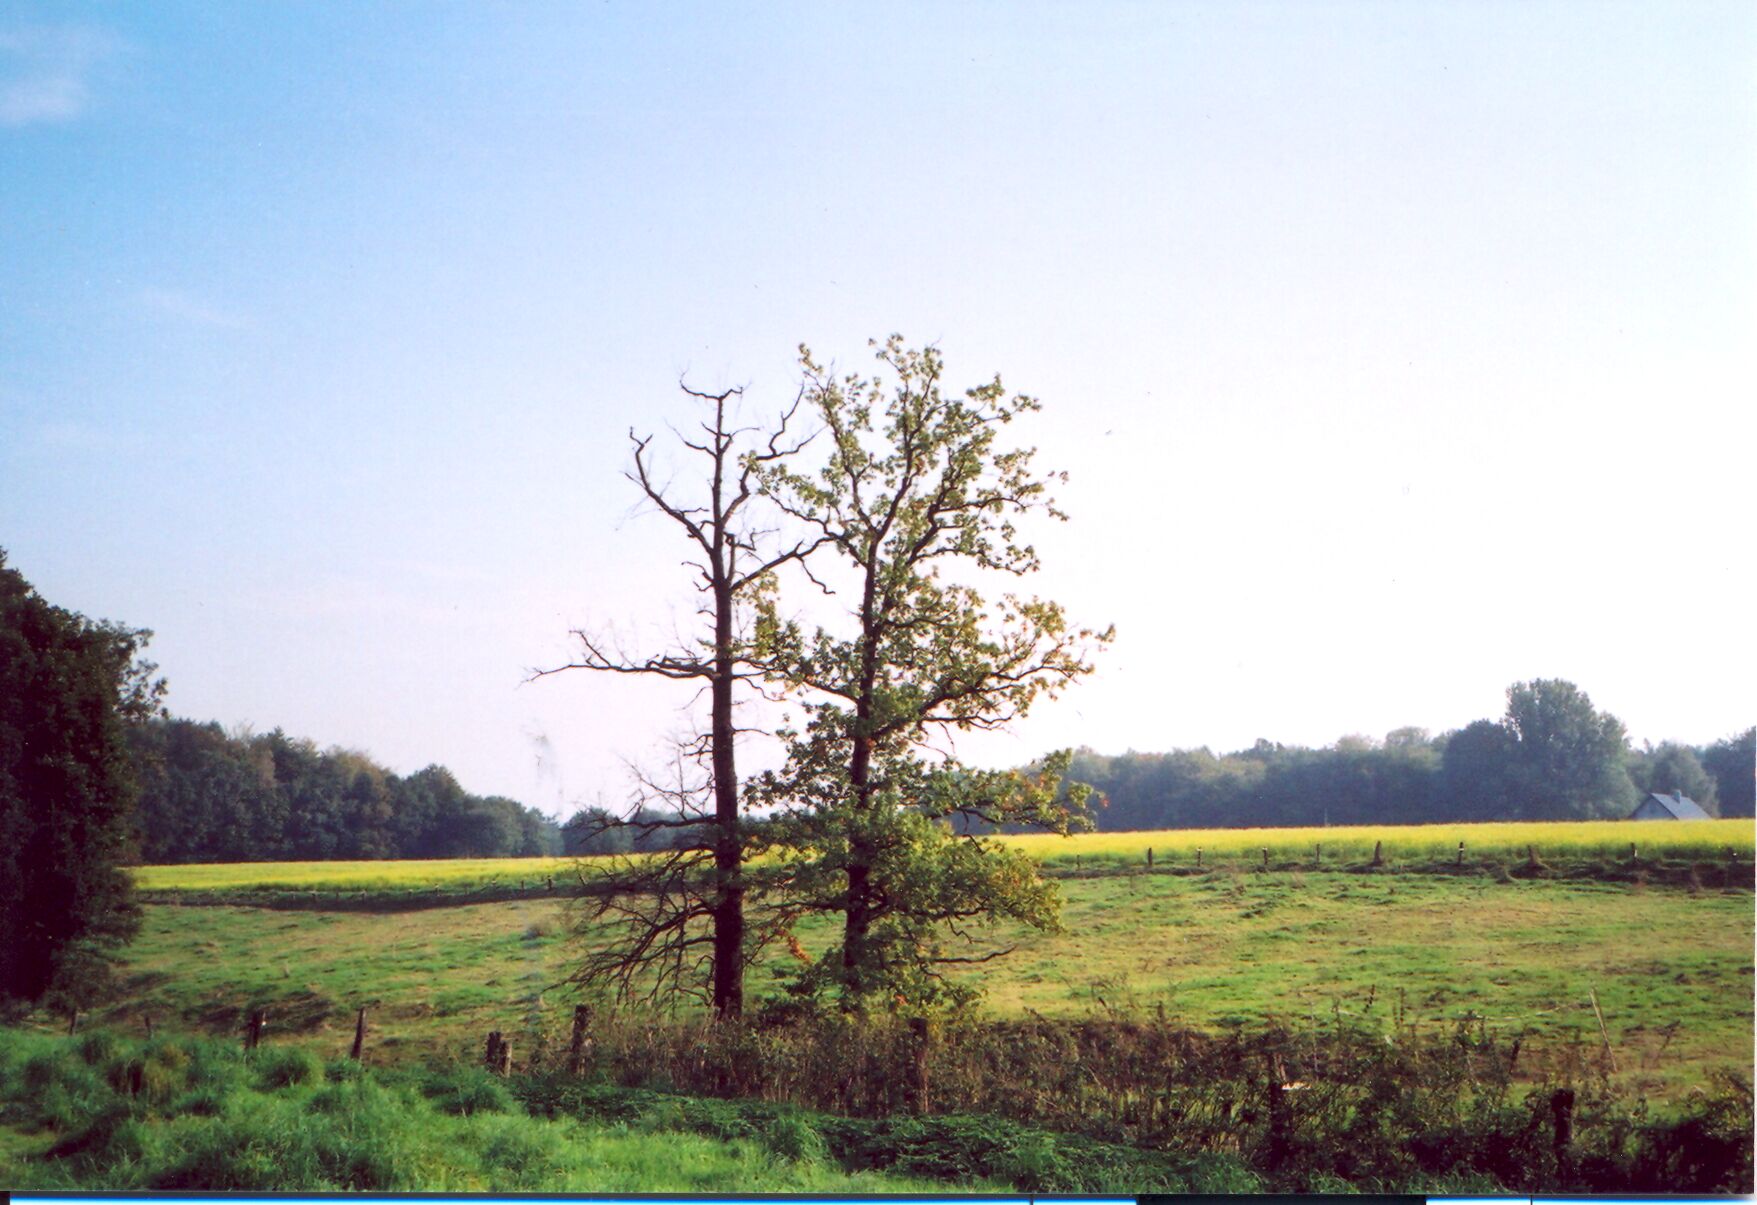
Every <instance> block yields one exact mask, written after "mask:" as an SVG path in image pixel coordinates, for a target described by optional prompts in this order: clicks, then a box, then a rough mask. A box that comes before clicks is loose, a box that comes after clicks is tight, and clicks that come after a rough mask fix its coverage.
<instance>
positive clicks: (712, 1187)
mask: <svg viewBox="0 0 1757 1205" xmlns="http://www.w3.org/2000/svg"><path fill="white" fill-rule="evenodd" d="M605 1112H606V1111H605V1110H599V1111H598V1115H597V1116H595V1117H589V1118H587V1119H585V1120H579V1119H576V1118H572V1117H566V1116H562V1115H560V1113H559V1112H558V1111H557V1110H554V1109H550V1110H548V1116H545V1117H541V1118H539V1117H532V1116H531V1115H529V1114H528V1113H527V1111H526V1110H525V1108H524V1106H523V1105H522V1104H521V1102H520V1101H519V1099H518V1098H517V1097H516V1096H515V1095H514V1093H513V1092H512V1091H511V1090H510V1089H509V1087H508V1085H507V1084H506V1083H504V1082H502V1081H501V1080H499V1079H496V1078H494V1077H492V1076H489V1075H488V1074H487V1073H486V1072H484V1071H481V1070H479V1069H476V1068H472V1067H460V1066H441V1067H434V1068H419V1067H409V1068H400V1069H394V1070H388V1071H374V1070H367V1069H363V1068H361V1067H360V1066H359V1065H358V1064H355V1063H352V1062H349V1061H347V1060H330V1061H327V1062H326V1061H325V1060H323V1059H321V1058H319V1057H318V1056H317V1055H316V1054H314V1053H313V1052H311V1051H310V1050H305V1049H300V1048H295V1047H282V1048H273V1047H263V1048H260V1049H258V1050H257V1051H255V1052H254V1053H246V1052H244V1051H242V1050H241V1049H240V1048H239V1047H238V1046H237V1044H236V1043H232V1042H214V1041H203V1040H196V1039H190V1038H187V1037H180V1038H166V1039H161V1040H157V1041H150V1042H146V1041H131V1040H127V1039H123V1038H119V1037H117V1036H116V1035H114V1034H112V1033H109V1032H106V1031H94V1032H91V1033H89V1034H86V1035H84V1036H82V1037H79V1038H76V1039H64V1038H52V1037H47V1036H45V1035H41V1034H25V1033H20V1032H18V1031H16V1030H3V1029H0V1185H5V1186H7V1187H10V1188H28V1189H80V1190H91V1189H105V1190H139V1189H154V1190H177V1189H201V1190H216V1191H226V1190H231V1191H241V1190H248V1191H276V1190H287V1189H298V1190H300V1191H346V1192H363V1191H415V1190H419V1191H424V1192H482V1191H493V1192H558V1191H559V1192H568V1191H571V1192H585V1191H592V1192H705V1191H724V1190H725V1188H726V1187H727V1186H728V1185H737V1186H738V1187H739V1189H740V1190H741V1191H749V1192H788V1193H812V1192H818V1193H822V1192H862V1193H873V1192H883V1193H898V1192H921V1191H927V1190H941V1191H943V1190H944V1189H945V1188H946V1187H947V1185H946V1183H945V1181H944V1180H929V1179H925V1178H919V1177H913V1178H912V1177H908V1176H903V1175H892V1174H885V1173H881V1172H871V1171H862V1172H855V1173H847V1172H844V1171H842V1170H841V1168H839V1167H838V1166H837V1165H836V1164H835V1163H834V1162H833V1161H831V1160H830V1159H829V1158H828V1157H827V1154H826V1152H825V1149H824V1147H823V1145H822V1143H821V1141H819V1142H814V1141H813V1134H812V1133H811V1131H810V1130H809V1129H808V1128H806V1127H803V1126H801V1125H799V1124H796V1123H793V1124H789V1123H788V1122H786V1121H777V1122H776V1123H774V1124H771V1125H769V1126H767V1127H758V1126H746V1127H744V1129H743V1132H739V1133H732V1132H728V1131H729V1130H730V1127H722V1132H720V1133H713V1132H704V1129H705V1128H704V1127H702V1126H699V1125H691V1124H687V1123H686V1118H685V1115H684V1112H683V1111H682V1110H680V1109H678V1108H676V1107H675V1105H673V1106H672V1107H669V1108H655V1107H648V1108H625V1109H624V1110H622V1112H621V1115H620V1116H615V1117H607V1116H605ZM692 1131H693V1132H692ZM959 1186H960V1187H969V1188H973V1189H988V1190H990V1191H992V1190H994V1189H995V1188H997V1187H1003V1186H1004V1185H999V1184H995V1183H992V1182H983V1181H981V1180H979V1179H978V1178H976V1177H974V1176H966V1177H960V1178H959Z"/></svg>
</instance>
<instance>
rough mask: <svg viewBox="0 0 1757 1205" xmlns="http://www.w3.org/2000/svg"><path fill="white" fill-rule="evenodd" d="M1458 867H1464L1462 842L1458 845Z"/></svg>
mask: <svg viewBox="0 0 1757 1205" xmlns="http://www.w3.org/2000/svg"><path fill="white" fill-rule="evenodd" d="M1458 865H1460V866H1462V865H1464V842H1462V841H1460V842H1459V843H1458Z"/></svg>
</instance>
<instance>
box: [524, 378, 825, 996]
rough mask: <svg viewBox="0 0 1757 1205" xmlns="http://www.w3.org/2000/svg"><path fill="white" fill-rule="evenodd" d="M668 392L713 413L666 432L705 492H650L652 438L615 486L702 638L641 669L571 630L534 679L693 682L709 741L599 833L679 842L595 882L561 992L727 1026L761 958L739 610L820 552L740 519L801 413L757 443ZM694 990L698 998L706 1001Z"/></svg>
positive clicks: (623, 863) (641, 442) (637, 447)
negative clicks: (747, 800) (711, 1015)
mask: <svg viewBox="0 0 1757 1205" xmlns="http://www.w3.org/2000/svg"><path fill="white" fill-rule="evenodd" d="M678 388H680V389H681V390H682V391H683V392H684V393H686V394H688V395H689V396H690V397H691V398H693V399H695V400H696V401H697V402H700V403H702V404H703V405H705V406H706V407H708V408H709V410H710V411H711V417H709V418H706V419H704V420H703V421H702V422H701V423H700V424H699V428H700V432H701V434H700V435H699V436H690V435H685V434H684V433H683V432H681V431H677V430H675V429H673V434H675V435H676V438H677V442H678V443H679V444H681V445H682V447H683V448H684V449H686V450H687V451H688V452H689V453H691V454H692V455H693V457H694V458H695V459H694V463H695V464H696V465H697V466H698V467H699V468H700V469H701V471H702V477H701V478H698V479H697V480H698V481H703V482H705V489H703V490H702V491H701V493H700V494H699V495H698V496H696V497H694V498H685V497H683V496H682V491H680V490H678V489H677V488H676V487H675V485H674V484H673V483H672V482H670V481H667V482H663V483H661V481H660V480H659V479H658V476H657V470H656V469H655V466H654V461H653V437H652V436H651V435H645V436H642V435H637V434H635V432H634V431H633V430H632V429H631V430H630V431H629V441H630V443H631V444H632V446H633V461H634V464H633V467H632V468H631V469H630V470H629V471H628V473H627V474H626V476H627V477H628V479H629V480H630V481H632V482H633V483H634V484H635V486H636V487H638V488H639V489H640V491H641V493H642V495H643V496H644V497H645V498H646V500H647V501H648V502H650V503H651V504H652V505H653V506H654V507H655V508H657V510H658V511H659V513H661V514H663V515H664V516H665V517H666V518H668V519H670V520H671V521H672V522H673V523H674V524H676V525H677V527H678V528H680V529H681V531H682V533H683V535H684V536H685V537H686V538H687V540H688V542H689V543H690V544H691V545H692V546H693V557H692V559H691V560H688V561H686V562H685V565H686V566H687V567H689V568H691V569H693V570H694V571H695V574H696V577H695V585H696V589H697V590H698V591H699V592H700V594H701V595H702V603H701V605H700V606H699V607H698V608H697V610H696V615H697V616H698V618H699V619H700V620H701V621H702V623H703V627H704V629H705V631H704V635H703V636H702V637H701V638H700V639H699V640H697V641H695V642H693V643H690V642H685V643H684V644H682V645H681V646H680V647H675V648H673V649H671V650H668V651H665V652H661V653H658V654H654V655H650V656H639V655H630V654H628V653H626V652H624V651H623V650H621V649H620V648H613V647H610V646H609V645H608V643H607V642H606V641H605V640H604V639H602V638H601V637H598V636H596V635H594V634H593V633H590V632H587V631H584V630H581V629H575V630H574V632H573V633H572V634H573V637H574V638H575V640H576V641H577V642H578V644H579V649H580V652H579V654H578V655H577V656H576V657H575V659H574V660H572V661H570V662H569V663H567V664H566V665H561V666H556V667H554V668H552V669H546V670H539V671H536V672H535V673H533V674H532V675H531V676H532V678H533V679H534V678H540V677H546V676H548V675H550V674H556V673H561V672H563V671H565V670H574V669H583V670H592V671H596V672H599V673H610V674H634V675H644V676H650V677H660V678H669V679H673V680H677V681H687V682H695V683H697V684H699V685H700V686H701V687H702V693H705V694H706V695H707V698H708V727H707V730H706V731H705V732H699V733H698V734H697V735H696V736H694V737H693V738H691V739H689V740H687V741H685V742H684V743H683V745H682V746H681V747H680V749H679V757H678V759H677V762H676V764H675V765H674V767H673V769H674V771H675V774H674V780H673V781H670V782H667V783H664V784H661V783H659V782H657V781H654V780H652V779H650V778H647V777H644V776H643V777H642V778H641V780H640V799H641V801H642V803H640V804H637V808H636V811H635V813H634V814H633V815H632V816H631V817H628V818H623V819H608V820H606V821H605V823H604V824H603V825H601V826H600V827H618V828H622V829H624V830H626V831H628V832H629V833H630V834H631V835H632V836H633V837H634V838H635V844H636V845H637V846H639V845H643V844H648V843H649V842H648V841H644V840H643V838H651V837H652V836H654V835H655V834H657V833H659V832H661V831H663V830H681V833H677V834H674V835H675V836H680V837H681V838H682V839H680V840H673V841H671V842H668V843H667V844H669V845H670V846H671V848H667V849H664V850H662V851H651V850H642V851H639V852H637V853H635V854H632V855H630V856H628V857H625V858H619V859H618V860H617V861H616V862H615V863H614V864H613V865H611V866H610V867H608V868H607V871H606V872H605V873H601V874H594V875H593V876H592V883H593V889H592V890H591V891H590V892H582V894H581V900H582V901H583V906H584V907H585V908H586V909H587V914H586V915H584V916H583V917H581V918H579V919H580V921H581V922H582V923H585V924H588V925H593V926H596V929H595V934H594V944H593V945H591V946H590V947H589V948H588V952H587V953H586V955H585V957H584V959H583V961H582V962H581V963H580V965H579V966H578V967H577V968H576V970H575V971H574V973H573V974H572V975H571V976H570V977H569V978H570V980H571V981H572V982H575V983H577V984H579V985H581V986H584V987H595V986H605V985H608V986H611V987H613V988H614V990H615V991H616V994H617V996H618V997H619V998H620V999H624V1000H630V999H633V998H636V997H638V998H641V999H643V1000H646V1001H647V1002H649V1003H657V1002H663V1001H666V1000H675V999H677V998H679V997H683V996H691V995H705V996H706V997H707V999H708V1000H709V1001H710V1002H711V1003H712V1005H713V1008H714V1011H715V1012H716V1014H718V1015H720V1016H723V1017H733V1016H737V1015H739V1013H740V1012H742V1010H743V1007H744V970H745V967H746V965H747V963H748V961H749V960H750V958H752V957H754V954H755V952H756V950H755V948H754V947H755V946H756V945H760V943H753V942H752V941H751V940H750V937H751V935H749V934H747V932H746V920H745V896H746V890H747V883H746V878H745V867H744V862H745V838H744V835H743V833H742V831H741V825H740V816H739V800H740V795H739V781H738V767H737V758H736V752H735V745H736V742H737V739H738V736H739V729H738V727H737V725H736V724H735V722H734V715H733V711H734V706H735V704H736V702H737V694H738V688H739V685H740V683H741V682H743V683H748V684H750V685H751V686H752V687H754V688H755V689H758V690H760V689H761V679H762V673H761V672H760V670H759V669H757V668H756V667H754V666H753V665H752V664H751V662H750V659H749V648H750V644H749V642H748V641H746V640H745V639H744V638H743V637H742V635H741V622H740V621H741V615H742V611H743V606H744V604H745V603H746V601H747V600H748V599H750V598H751V597H752V596H753V595H755V594H757V593H759V592H761V591H763V590H764V589H766V588H767V586H768V584H769V583H770V582H772V581H773V579H774V575H775V573H776V571H777V570H779V569H780V568H781V567H782V566H784V565H787V564H799V565H803V564H804V562H805V560H806V558H807V557H808V556H810V555H811V553H812V552H813V551H815V550H816V549H817V548H818V547H819V546H820V545H821V544H822V543H823V542H824V541H823V539H822V538H818V539H809V538H808V539H803V540H799V541H796V542H792V543H788V542H787V541H785V540H783V539H782V538H781V537H780V535H779V533H778V532H777V531H776V530H774V529H772V528H765V527H763V526H761V525H760V523H759V522H757V521H756V520H754V519H753V517H752V508H751V505H750V504H751V503H752V500H753V499H756V498H758V497H759V494H758V489H757V484H758V481H759V479H760V475H761V474H762V473H764V472H765V471H768V470H772V469H773V468H775V467H777V466H778V465H779V464H780V463H781V462H783V461H785V460H786V459H787V458H788V457H790V456H792V455H794V454H795V453H797V452H798V451H800V450H801V449H802V448H803V447H804V446H805V445H806V444H807V443H808V442H810V438H811V437H810V436H806V437H804V438H798V437H795V436H792V435H790V434H789V431H788V427H789V424H790V423H791V422H792V420H793V418H794V415H795V414H796V412H797V411H798V409H799V405H800V400H801V399H800V398H799V397H796V398H795V399H794V401H793V404H792V405H791V406H790V407H789V408H788V409H787V410H786V412H785V413H783V414H782V415H781V417H780V419H779V420H778V421H777V423H776V424H775V426H774V428H773V429H772V430H770V431H767V432H764V431H762V430H760V429H758V428H755V427H743V426H737V425H736V422H735V419H734V417H733V415H732V413H731V411H732V409H733V406H734V399H740V398H742V396H743V390H741V389H727V390H724V391H722V392H720V393H703V392H700V391H697V390H695V389H691V388H690V387H689V386H688V385H687V384H686V383H684V382H681V381H680V382H679V383H678ZM699 697H700V695H699V694H698V696H697V698H698V699H699ZM696 770H699V771H701V772H700V773H696V772H695V771H696ZM646 802H657V803H659V804H661V805H663V806H664V807H665V808H666V810H665V812H664V813H662V814H660V815H655V814H653V813H650V812H647V811H645V810H644V803H646ZM588 901H589V902H588ZM704 922H706V925H705V930H706V931H704ZM703 983H706V984H708V985H709V987H708V990H707V991H706V992H705V993H703V992H702V990H701V985H702V984H703Z"/></svg>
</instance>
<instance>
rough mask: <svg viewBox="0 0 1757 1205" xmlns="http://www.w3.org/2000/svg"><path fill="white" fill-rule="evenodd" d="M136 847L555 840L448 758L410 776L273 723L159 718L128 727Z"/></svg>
mask: <svg viewBox="0 0 1757 1205" xmlns="http://www.w3.org/2000/svg"><path fill="white" fill-rule="evenodd" d="M133 752H134V761H135V776H136V778H137V779H138V781H139V783H140V797H139V799H138V801H137V802H136V804H135V810H134V816H135V829H136V833H137V837H138V842H139V854H140V858H141V860H142V861H144V862H148V863H168V862H281V861H286V862H320V861H328V860H331V859H373V858H520V857H537V856H541V855H544V854H558V853H561V852H562V837H561V829H560V827H559V826H558V825H557V824H556V823H555V821H553V820H551V819H550V818H549V817H547V816H545V815H543V813H541V812H539V811H536V810H535V809H533V808H528V807H525V806H523V805H522V804H520V803H518V802H516V801H515V800H511V799H506V798H504V797H501V796H496V795H489V796H481V795H472V794H470V793H469V792H468V791H466V790H464V789H463V788H462V787H461V786H459V785H458V780H457V779H455V778H453V777H452V775H451V772H450V771H449V770H447V769H445V767H443V766H428V767H427V768H426V769H425V770H422V771H420V772H418V773H415V774H411V775H409V776H408V777H406V778H403V777H399V776H397V775H396V774H393V773H391V772H390V771H389V770H387V769H385V768H384V767H383V766H381V765H379V764H378V763H377V762H375V761H373V760H372V759H371V758H369V757H367V756H365V755H364V754H361V753H356V752H353V751H351V750H345V749H328V750H321V751H320V750H319V749H318V748H317V746H316V745H315V744H313V743H312V742H311V741H308V740H302V739H299V738H297V737H290V736H287V735H286V734H285V733H283V732H282V731H281V730H280V729H278V728H277V729H275V730H274V731H273V732H270V733H268V734H267V735H256V734H253V733H248V732H245V733H227V732H226V731H225V730H224V729H222V728H221V727H220V726H219V725H218V724H212V723H209V724H200V723H196V722H194V721H192V720H179V719H161V720H154V721H152V722H150V723H147V724H145V725H142V726H140V727H138V728H136V729H135V731H134V733H133Z"/></svg>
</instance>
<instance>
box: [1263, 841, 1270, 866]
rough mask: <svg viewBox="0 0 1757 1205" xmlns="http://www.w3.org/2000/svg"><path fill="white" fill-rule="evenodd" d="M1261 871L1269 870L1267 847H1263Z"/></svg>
mask: <svg viewBox="0 0 1757 1205" xmlns="http://www.w3.org/2000/svg"><path fill="white" fill-rule="evenodd" d="M1263 869H1264V870H1268V869H1269V847H1268V846H1267V845H1265V846H1264V847H1263Z"/></svg>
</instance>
